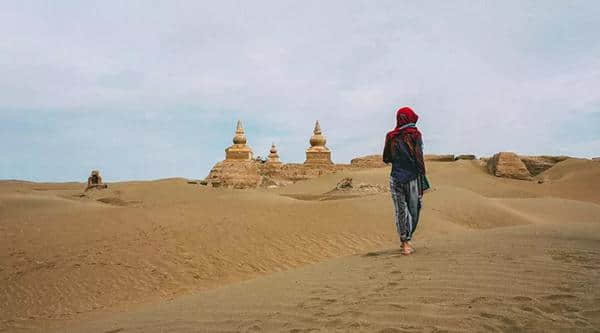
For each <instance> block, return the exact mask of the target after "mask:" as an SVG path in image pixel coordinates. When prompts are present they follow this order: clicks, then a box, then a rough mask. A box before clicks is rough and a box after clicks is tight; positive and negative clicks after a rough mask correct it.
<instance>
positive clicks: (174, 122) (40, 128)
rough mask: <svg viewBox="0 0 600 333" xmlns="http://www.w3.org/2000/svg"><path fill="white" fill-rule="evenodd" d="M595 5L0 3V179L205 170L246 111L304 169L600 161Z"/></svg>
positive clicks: (599, 26)
mask: <svg viewBox="0 0 600 333" xmlns="http://www.w3.org/2000/svg"><path fill="white" fill-rule="evenodd" d="M599 18H600V1H594V0H590V1H550V0H540V1H442V0H440V1H397V0H393V1H373V0H369V1H348V0H344V1H307V0H302V1H280V0H277V1H275V0H273V1H236V2H234V1H173V0H169V1H150V0H147V1H121V0H120V1H107V0H102V1H82V0H73V1H67V0H62V1H61V0H57V1H51V0H48V1H25V0H15V1H10V0H6V1H2V2H0V179H14V178H16V179H27V180H49V181H64V180H78V181H83V180H85V179H86V177H87V176H88V175H89V172H90V170H91V169H93V168H98V169H100V170H101V172H102V174H103V175H104V177H105V179H107V180H109V181H110V180H122V179H154V178H164V177H174V176H181V177H188V178H204V177H205V176H206V175H207V174H208V171H209V170H210V167H211V166H212V165H213V164H214V163H216V162H217V161H219V160H222V159H223V158H224V156H225V153H224V151H223V150H224V149H225V148H226V147H227V146H229V145H230V144H231V139H232V137H233V132H234V129H235V122H236V120H237V119H241V120H243V121H244V125H245V127H246V134H247V137H248V142H249V145H250V146H251V147H252V148H253V150H254V152H255V155H263V156H264V155H266V154H267V152H268V149H269V147H270V144H271V142H275V143H276V144H277V145H278V147H279V153H280V156H281V158H282V160H283V161H284V162H302V161H303V160H304V151H305V149H306V148H307V147H308V145H309V144H308V139H309V137H310V135H311V132H312V128H313V126H314V121H315V120H316V119H319V120H320V122H321V127H322V128H323V131H324V134H325V135H326V137H327V140H328V146H329V147H330V148H331V149H332V151H333V159H334V161H336V162H343V163H347V162H348V161H349V160H350V159H351V158H352V157H355V156H358V155H366V154H372V153H379V152H380V151H381V150H382V143H383V138H384V135H385V132H386V131H388V130H390V129H391V128H392V127H393V126H394V118H395V110H396V109H397V108H398V107H399V106H403V105H410V106H412V107H413V108H414V110H415V111H416V112H417V113H418V114H419V115H420V117H421V119H420V121H419V124H418V125H419V127H420V128H421V130H422V132H423V135H424V140H425V148H426V151H427V152H430V153H444V152H447V153H476V154H477V155H489V154H492V153H494V152H497V151H506V150H508V151H517V152H521V153H527V154H569V155H574V156H584V157H586V156H587V157H591V156H600V36H599V35H598V32H599V31H600V19H599Z"/></svg>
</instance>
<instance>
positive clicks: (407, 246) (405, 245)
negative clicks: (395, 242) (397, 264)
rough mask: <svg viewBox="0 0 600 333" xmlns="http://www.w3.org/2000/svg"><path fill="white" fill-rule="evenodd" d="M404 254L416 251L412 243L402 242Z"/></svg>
mask: <svg viewBox="0 0 600 333" xmlns="http://www.w3.org/2000/svg"><path fill="white" fill-rule="evenodd" d="M401 248H402V254H403V255H409V254H411V253H413V252H415V249H413V247H412V246H411V245H410V243H409V242H402V246H401Z"/></svg>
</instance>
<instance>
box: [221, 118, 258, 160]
mask: <svg viewBox="0 0 600 333" xmlns="http://www.w3.org/2000/svg"><path fill="white" fill-rule="evenodd" d="M246 142H247V140H246V134H245V133H244V127H242V121H241V120H238V122H237V127H236V130H235V136H234V137H233V145H232V146H230V147H228V148H226V149H225V160H226V161H236V160H239V161H249V160H251V159H252V149H251V148H250V147H248V146H247V145H246Z"/></svg>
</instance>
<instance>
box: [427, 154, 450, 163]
mask: <svg viewBox="0 0 600 333" xmlns="http://www.w3.org/2000/svg"><path fill="white" fill-rule="evenodd" d="M424 158H425V161H431V162H454V155H452V154H448V155H432V154H426V155H425V156H424Z"/></svg>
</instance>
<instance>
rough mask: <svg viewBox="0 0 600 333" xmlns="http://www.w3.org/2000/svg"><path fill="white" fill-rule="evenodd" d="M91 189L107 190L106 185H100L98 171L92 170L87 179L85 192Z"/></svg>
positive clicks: (100, 179)
mask: <svg viewBox="0 0 600 333" xmlns="http://www.w3.org/2000/svg"><path fill="white" fill-rule="evenodd" d="M92 188H96V189H103V188H108V185H106V184H104V183H102V177H101V176H100V171H98V170H92V173H91V174H90V176H89V177H88V182H87V186H86V187H85V191H87V190H89V189H92Z"/></svg>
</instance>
